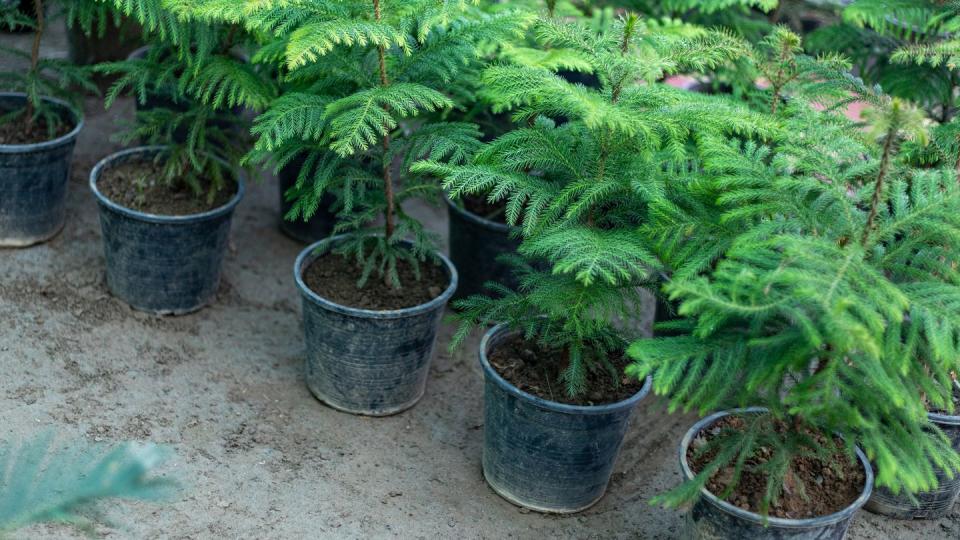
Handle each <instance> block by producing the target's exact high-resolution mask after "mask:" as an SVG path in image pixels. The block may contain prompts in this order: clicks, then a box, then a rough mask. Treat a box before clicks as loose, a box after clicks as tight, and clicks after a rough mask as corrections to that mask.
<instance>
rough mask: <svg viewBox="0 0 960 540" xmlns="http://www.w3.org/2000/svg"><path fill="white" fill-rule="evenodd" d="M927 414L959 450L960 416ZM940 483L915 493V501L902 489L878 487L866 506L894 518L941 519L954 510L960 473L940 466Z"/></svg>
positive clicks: (958, 493)
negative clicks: (892, 490) (899, 491)
mask: <svg viewBox="0 0 960 540" xmlns="http://www.w3.org/2000/svg"><path fill="white" fill-rule="evenodd" d="M927 417H928V418H929V419H930V422H932V423H934V424H936V425H937V427H939V428H940V429H942V430H943V432H944V433H945V434H946V435H947V437H950V440H951V441H952V443H953V449H954V450H956V451H958V452H960V416H951V415H947V414H936V413H929V414H928V415H927ZM937 481H938V482H939V486H938V487H937V489H935V490H933V491H927V492H924V493H917V494H916V495H914V498H915V499H916V503H914V502H912V501H911V500H910V498H909V497H908V496H907V495H906V494H903V493H900V494H896V495H895V494H894V493H893V492H891V491H890V490H888V489H887V488H884V487H878V488H877V489H876V490H874V492H873V495H872V496H871V497H870V500H869V501H868V502H867V506H866V509H867V510H869V511H871V512H873V513H875V514H881V515H884V516H887V517H891V518H894V519H940V518H942V517H946V516H947V514H949V513H950V512H951V511H952V510H953V505H954V504H955V503H956V502H957V500H958V498H960V475H954V477H953V478H950V477H949V476H947V473H946V471H944V470H942V469H939V470H937Z"/></svg>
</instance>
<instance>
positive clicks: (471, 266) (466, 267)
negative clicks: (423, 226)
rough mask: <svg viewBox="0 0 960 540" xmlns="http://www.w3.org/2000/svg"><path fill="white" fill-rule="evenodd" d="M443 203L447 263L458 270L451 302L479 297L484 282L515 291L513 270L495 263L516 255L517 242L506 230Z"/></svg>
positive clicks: (498, 224)
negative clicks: (500, 285)
mask: <svg viewBox="0 0 960 540" xmlns="http://www.w3.org/2000/svg"><path fill="white" fill-rule="evenodd" d="M444 199H445V200H446V202H447V209H448V212H447V214H448V215H449V219H448V220H447V224H448V225H447V226H448V230H449V233H450V259H451V260H452V261H453V264H454V265H455V266H456V267H457V268H458V269H459V270H460V286H459V287H458V288H457V292H456V294H455V295H454V298H467V297H469V296H472V295H474V294H480V293H482V292H484V287H483V285H484V283H486V282H488V281H495V282H497V283H501V284H503V285H506V286H508V287H515V286H516V284H517V279H516V277H515V276H514V272H513V269H512V268H511V267H510V265H508V264H505V263H503V262H500V261H499V260H497V257H499V256H500V255H503V254H507V253H514V252H516V251H517V248H518V247H519V246H520V240H519V239H516V238H512V237H511V236H510V226H509V225H506V224H504V223H497V222H496V221H492V220H489V219H486V218H484V217H481V216H478V215H477V214H474V213H473V212H470V211H469V210H467V209H465V208H463V207H461V206H460V205H458V204H457V203H455V202H453V201H451V200H450V199H447V198H444Z"/></svg>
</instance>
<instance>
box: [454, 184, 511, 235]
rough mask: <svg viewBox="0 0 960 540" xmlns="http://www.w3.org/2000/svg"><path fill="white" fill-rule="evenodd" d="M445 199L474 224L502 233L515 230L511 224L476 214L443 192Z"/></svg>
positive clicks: (455, 210)
mask: <svg viewBox="0 0 960 540" xmlns="http://www.w3.org/2000/svg"><path fill="white" fill-rule="evenodd" d="M443 200H444V202H446V203H447V207H448V208H450V209H451V210H452V211H454V212H456V213H457V215H459V216H460V217H461V218H462V219H464V220H465V221H468V222H470V223H472V224H474V225H479V226H481V227H484V228H486V229H491V230H494V231H497V232H502V233H509V232H510V231H511V230H513V227H511V226H510V225H507V224H506V223H499V222H497V221H493V220H492V219H487V218H485V217H483V216H480V215H478V214H474V213H473V212H471V211H469V210H467V209H466V208H463V207H461V206H460V205H458V204H457V203H456V202H454V200H453V199H451V198H450V196H449V195H447V194H446V193H444V194H443Z"/></svg>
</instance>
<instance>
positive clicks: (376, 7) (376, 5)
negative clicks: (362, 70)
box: [373, 0, 395, 240]
mask: <svg viewBox="0 0 960 540" xmlns="http://www.w3.org/2000/svg"><path fill="white" fill-rule="evenodd" d="M373 14H374V17H375V18H376V20H377V22H380V19H381V16H380V0H373ZM377 55H378V58H379V60H380V84H381V85H383V86H389V85H390V79H389V78H387V58H386V49H385V48H384V47H383V46H382V45H381V46H380V47H379V48H378V49H377ZM389 151H390V134H389V133H388V134H386V135H384V137H383V194H384V198H385V199H386V201H387V209H386V212H385V214H386V215H385V216H384V220H385V221H386V227H385V236H386V239H387V240H390V238H391V237H392V236H393V231H394V228H395V224H394V222H395V218H394V205H395V203H394V200H393V199H394V196H393V175H392V174H391V171H390V165H391V163H390V162H389V160H388V159H387V154H388V153H389Z"/></svg>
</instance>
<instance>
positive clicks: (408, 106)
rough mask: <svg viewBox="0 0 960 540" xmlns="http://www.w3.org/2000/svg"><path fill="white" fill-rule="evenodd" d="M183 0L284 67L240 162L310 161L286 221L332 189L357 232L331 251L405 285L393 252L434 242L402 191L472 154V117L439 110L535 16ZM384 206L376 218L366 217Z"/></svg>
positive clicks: (418, 3)
mask: <svg viewBox="0 0 960 540" xmlns="http://www.w3.org/2000/svg"><path fill="white" fill-rule="evenodd" d="M179 4H180V10H181V13H182V14H184V16H187V17H189V18H190V19H191V20H196V21H200V22H205V23H215V24H224V23H226V24H231V23H233V24H243V25H244V27H245V28H246V29H247V30H248V31H249V32H250V33H252V34H254V35H257V36H259V37H260V38H261V41H262V45H263V47H262V48H261V49H260V51H259V52H258V54H257V55H255V56H254V60H255V61H257V62H260V63H262V64H263V65H264V66H266V67H267V69H269V70H271V71H273V72H275V73H276V74H277V77H278V80H279V81H280V95H279V97H277V98H275V99H272V100H270V103H269V106H268V107H267V108H266V110H265V111H264V112H263V114H261V115H260V116H259V117H258V118H257V119H256V121H255V124H254V128H253V133H254V135H255V136H256V137H257V141H256V143H255V146H254V149H253V151H252V152H251V153H250V154H249V155H248V156H247V158H246V159H247V162H251V163H265V162H270V163H272V164H273V165H274V166H275V167H277V168H278V169H279V168H281V167H284V166H287V165H289V164H290V163H293V162H294V161H295V160H297V159H303V165H302V166H301V169H300V173H299V175H298V178H297V182H296V184H295V185H294V187H293V188H292V189H291V190H290V192H289V193H288V194H287V196H288V198H292V199H294V203H293V207H292V210H291V212H290V214H288V216H287V218H288V219H298V218H304V219H308V218H310V217H311V216H312V215H313V213H314V212H316V211H317V209H318V208H319V205H320V201H321V199H323V196H324V194H332V195H334V197H335V199H336V203H335V205H334V207H333V210H334V211H336V212H338V214H339V222H338V225H337V227H336V230H337V231H339V232H350V233H353V236H352V239H351V240H350V241H348V242H346V243H343V244H341V245H340V246H339V247H338V248H337V251H338V252H339V253H342V254H345V255H349V256H351V257H354V258H355V259H356V260H357V262H358V271H359V280H358V284H359V285H360V286H362V285H363V284H365V283H366V281H367V280H368V279H369V278H370V276H372V275H374V274H375V275H376V276H377V277H379V278H381V279H383V280H384V281H385V282H387V283H389V284H390V285H392V286H394V287H399V286H400V285H401V284H400V283H399V279H398V274H397V272H396V265H397V262H398V261H400V260H405V261H407V262H410V263H417V262H418V261H422V260H424V259H425V258H427V257H428V256H429V255H430V253H432V249H431V246H432V245H433V243H432V240H431V237H430V235H428V234H426V232H425V231H424V229H423V227H422V225H421V224H420V223H418V222H417V221H416V220H415V219H414V218H413V217H411V216H410V215H409V214H407V213H406V212H405V211H404V209H403V202H404V201H406V200H408V199H421V198H427V199H430V198H435V196H436V195H437V193H438V191H439V190H438V186H437V185H436V183H435V182H434V181H433V180H432V179H431V178H430V177H427V176H423V175H417V174H414V173H411V172H410V171H409V166H410V164H411V163H412V162H413V161H415V160H417V159H419V158H422V157H430V158H432V159H435V160H438V161H439V162H443V163H459V162H462V161H464V160H466V159H467V157H468V156H469V155H470V154H471V153H472V152H473V151H474V149H475V148H476V147H477V144H478V143H477V138H478V137H479V136H480V133H479V132H478V131H477V130H476V128H474V127H472V126H469V125H465V124H464V123H463V122H450V121H447V120H446V119H444V114H445V113H446V112H448V111H450V110H452V109H454V108H465V107H466V106H467V105H470V104H472V103H474V102H475V101H476V85H475V84H473V82H474V81H475V80H476V77H475V76H474V74H475V73H477V72H478V70H479V67H480V66H482V65H483V64H484V63H485V62H486V61H487V59H488V57H489V55H490V52H491V51H494V50H496V49H497V48H498V47H499V45H498V44H499V43H501V42H503V41H506V40H508V39H512V38H516V37H522V35H523V33H524V30H525V27H526V26H527V25H528V24H529V21H530V16H529V15H527V14H525V13H523V12H520V11H517V10H513V9H496V10H484V9H481V7H479V6H476V5H474V4H475V2H467V1H444V2H436V1H433V0H413V1H407V2H386V1H385V2H382V3H381V2H379V1H370V0H368V1H359V0H357V1H349V2H334V1H326V0H311V1H303V2H277V1H270V0H267V1H261V2H246V3H238V2H227V1H223V0H204V1H201V2H179ZM398 165H399V166H400V167H399V169H398V170H399V172H400V174H401V178H402V180H401V181H399V182H398V181H396V179H395V178H394V175H395V172H396V170H395V169H397V166H398ZM381 216H383V217H384V218H385V219H384V221H383V222H384V225H383V226H382V227H373V226H371V225H370V223H371V222H373V221H376V220H377V218H379V217H381ZM403 240H411V241H412V242H413V245H414V249H413V250H412V251H411V250H409V249H407V248H406V247H404V246H403V245H402V244H401V241H403Z"/></svg>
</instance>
